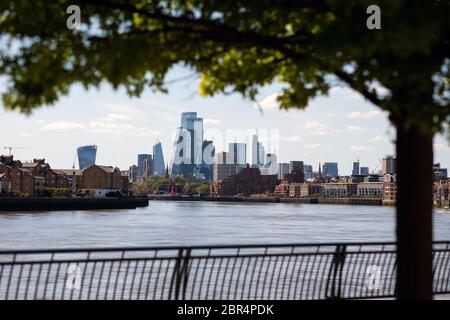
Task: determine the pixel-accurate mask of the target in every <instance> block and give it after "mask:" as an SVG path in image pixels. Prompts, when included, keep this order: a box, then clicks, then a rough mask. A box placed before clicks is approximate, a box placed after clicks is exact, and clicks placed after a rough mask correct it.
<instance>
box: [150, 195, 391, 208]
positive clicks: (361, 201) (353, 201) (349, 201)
mask: <svg viewBox="0 0 450 320" xmlns="http://www.w3.org/2000/svg"><path fill="white" fill-rule="evenodd" d="M148 199H149V200H154V201H213V202H252V203H255V202H256V203H297V204H340V205H343V204H346V205H370V206H381V205H385V204H384V203H383V201H382V200H381V199H369V198H278V197H273V198H254V197H246V198H245V197H223V196H222V197H210V196H202V197H198V196H193V197H189V196H159V195H151V196H149V197H148Z"/></svg>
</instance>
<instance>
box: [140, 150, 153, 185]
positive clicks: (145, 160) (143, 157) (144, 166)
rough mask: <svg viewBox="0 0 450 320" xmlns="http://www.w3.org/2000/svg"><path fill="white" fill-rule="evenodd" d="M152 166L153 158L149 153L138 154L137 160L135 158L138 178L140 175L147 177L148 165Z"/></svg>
mask: <svg viewBox="0 0 450 320" xmlns="http://www.w3.org/2000/svg"><path fill="white" fill-rule="evenodd" d="M150 161H151V165H152V166H153V158H152V155H151V154H145V153H144V154H138V160H137V167H138V170H137V175H138V179H141V178H142V177H147V176H148V173H149V165H150Z"/></svg>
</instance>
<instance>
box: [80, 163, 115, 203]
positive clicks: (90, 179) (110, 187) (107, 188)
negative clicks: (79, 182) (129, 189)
mask: <svg viewBox="0 0 450 320" xmlns="http://www.w3.org/2000/svg"><path fill="white" fill-rule="evenodd" d="M121 176H122V175H121V172H120V170H119V169H118V168H114V167H111V166H99V165H93V166H91V167H89V168H87V169H84V170H83V189H91V190H96V196H104V195H105V194H106V193H108V192H111V191H119V190H120V189H121V188H122V178H121Z"/></svg>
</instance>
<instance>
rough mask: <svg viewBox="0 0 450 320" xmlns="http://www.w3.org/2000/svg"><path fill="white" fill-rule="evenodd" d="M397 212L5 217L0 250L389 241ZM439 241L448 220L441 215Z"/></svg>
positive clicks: (194, 208) (185, 206)
mask: <svg viewBox="0 0 450 320" xmlns="http://www.w3.org/2000/svg"><path fill="white" fill-rule="evenodd" d="M394 219H395V210H394V208H391V207H379V206H350V205H319V204H283V203H228V202H227V203H220V202H189V201H186V202H175V201H167V202H164V201H150V204H149V206H148V207H146V208H138V209H135V210H97V211H54V212H36V213H29V212H28V213H17V212H16V213H0V248H1V249H38V248H39V249H45V248H64V247H116V246H159V245H197V244H254V243H304V242H308V243H309V242H311V243H317V242H339V241H391V240H394V233H395V224H394ZM434 238H435V240H449V239H450V214H443V213H439V212H435V214H434Z"/></svg>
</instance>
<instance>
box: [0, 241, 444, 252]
mask: <svg viewBox="0 0 450 320" xmlns="http://www.w3.org/2000/svg"><path fill="white" fill-rule="evenodd" d="M341 244H346V245H350V246H372V245H373V246H380V245H386V246H387V245H394V246H395V245H396V244H397V243H396V242H395V241H365V242H346V241H345V242H344V241H343V242H308V243H306V242H302V243H289V242H287V243H264V244H263V243H253V244H212V245H206V244H205V245H167V246H164V245H162V246H129V247H78V248H75V247H67V248H46V249H17V250H16V249H6V250H0V254H15V253H17V254H33V253H36V254H37V253H51V252H54V253H76V252H94V251H96V252H119V251H148V250H179V249H180V250H181V249H185V250H187V249H194V250H199V249H200V250H201V249H203V250H206V249H234V248H242V249H244V248H266V247H271V248H283V247H313V246H314V247H335V246H337V245H341ZM433 244H450V240H438V241H433Z"/></svg>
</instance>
